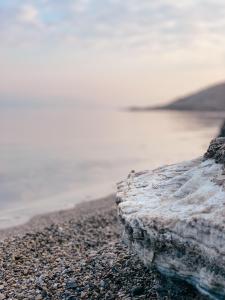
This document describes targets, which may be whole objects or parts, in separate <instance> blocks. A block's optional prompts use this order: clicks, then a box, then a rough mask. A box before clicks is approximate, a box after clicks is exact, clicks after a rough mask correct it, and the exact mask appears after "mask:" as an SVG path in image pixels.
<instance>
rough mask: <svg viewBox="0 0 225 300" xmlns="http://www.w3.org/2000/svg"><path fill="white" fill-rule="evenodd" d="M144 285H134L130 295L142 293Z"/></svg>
mask: <svg viewBox="0 0 225 300" xmlns="http://www.w3.org/2000/svg"><path fill="white" fill-rule="evenodd" d="M144 291H145V289H144V287H143V286H135V287H134V288H133V289H132V291H131V295H132V296H140V295H142V294H144Z"/></svg>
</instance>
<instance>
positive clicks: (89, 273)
mask: <svg viewBox="0 0 225 300" xmlns="http://www.w3.org/2000/svg"><path fill="white" fill-rule="evenodd" d="M0 234H1V243H0V265H1V271H0V299H18V300H19V299H23V300H25V299H35V300H41V299H61V300H63V299H64V300H75V299H204V298H203V297H202V296H199V295H198V294H197V292H196V291H194V290H193V289H192V288H190V287H189V286H188V285H182V284H180V285H177V287H176V288H174V286H173V285H171V288H170V284H169V283H168V282H165V280H164V278H162V277H161V276H160V275H159V274H158V272H156V271H155V270H150V269H147V268H145V267H144V266H143V264H142V263H141V262H140V261H139V259H138V258H137V257H136V256H135V255H134V254H133V253H131V252H130V251H129V249H128V248H127V246H126V245H125V244H124V243H123V242H122V238H121V230H120V225H119V222H118V219H117V212H116V204H115V196H109V197H106V198H103V199H99V200H94V201H92V202H86V203H84V204H79V205H77V206H76V207H75V208H74V209H72V210H67V211H60V212H56V213H51V214H47V215H43V216H37V217H35V218H33V219H32V220H31V221H29V222H28V223H27V224H24V225H22V226H18V227H14V228H11V229H7V230H2V231H1V233H0Z"/></svg>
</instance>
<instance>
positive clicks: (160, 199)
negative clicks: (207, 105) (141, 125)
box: [117, 138, 225, 299]
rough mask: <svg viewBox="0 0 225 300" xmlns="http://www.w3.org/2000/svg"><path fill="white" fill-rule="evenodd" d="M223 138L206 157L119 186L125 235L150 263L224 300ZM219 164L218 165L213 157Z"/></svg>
mask: <svg viewBox="0 0 225 300" xmlns="http://www.w3.org/2000/svg"><path fill="white" fill-rule="evenodd" d="M224 149H225V139H221V138H220V139H215V140H213V141H212V143H211V145H210V147H209V149H208V151H207V153H206V154H205V156H204V157H201V158H198V159H195V160H192V161H188V162H183V163H180V164H176V165H171V166H164V167H161V168H159V169H156V170H153V171H144V172H142V173H135V172H132V173H131V174H130V175H129V176H128V178H127V179H126V180H124V181H123V182H121V183H120V184H118V192H117V203H118V212H119V216H120V219H121V221H122V224H123V226H124V239H125V240H126V241H127V242H128V243H129V244H130V246H131V248H132V249H133V250H134V251H135V252H136V253H137V254H138V255H139V257H140V259H141V260H142V261H143V262H144V263H145V264H146V265H147V266H148V265H149V266H154V267H156V268H157V269H158V270H159V271H160V272H161V273H163V274H164V275H166V276H172V277H175V278H178V279H182V280H186V281H187V282H188V283H191V284H192V285H194V286H195V287H197V288H198V289H199V291H201V292H202V293H205V294H207V295H209V296H210V297H211V298H213V299H225V175H224V165H223V164H222V163H221V162H224V161H225V159H224V157H225V152H224ZM215 160H216V161H217V162H219V163H216V161H215Z"/></svg>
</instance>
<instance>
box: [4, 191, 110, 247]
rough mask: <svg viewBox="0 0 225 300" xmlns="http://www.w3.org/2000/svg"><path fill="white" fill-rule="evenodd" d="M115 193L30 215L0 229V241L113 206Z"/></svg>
mask: <svg viewBox="0 0 225 300" xmlns="http://www.w3.org/2000/svg"><path fill="white" fill-rule="evenodd" d="M114 202H115V195H114V194H111V195H108V196H105V197H101V198H98V199H94V200H89V201H84V202H79V203H77V204H75V205H74V206H73V207H72V208H67V209H61V210H56V211H53V212H48V213H44V214H38V215H36V216H34V217H31V218H30V219H29V220H28V221H27V222H25V223H22V224H18V225H16V226H10V227H7V228H2V229H0V242H1V241H3V240H4V239H5V238H10V237H13V236H21V235H24V234H26V233H30V232H33V233H34V232H37V231H40V230H43V229H44V228H45V227H48V226H50V225H52V224H58V223H62V222H64V221H66V220H68V219H70V218H79V217H82V216H83V215H88V214H90V213H93V212H95V211H99V212H101V211H103V210H105V209H109V207H111V206H113V204H114Z"/></svg>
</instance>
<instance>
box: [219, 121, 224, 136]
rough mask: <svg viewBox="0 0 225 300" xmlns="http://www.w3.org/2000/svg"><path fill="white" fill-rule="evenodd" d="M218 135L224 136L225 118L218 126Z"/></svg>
mask: <svg viewBox="0 0 225 300" xmlns="http://www.w3.org/2000/svg"><path fill="white" fill-rule="evenodd" d="M218 137H225V120H224V121H223V124H222V126H221V128H220V132H219V135H218Z"/></svg>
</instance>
